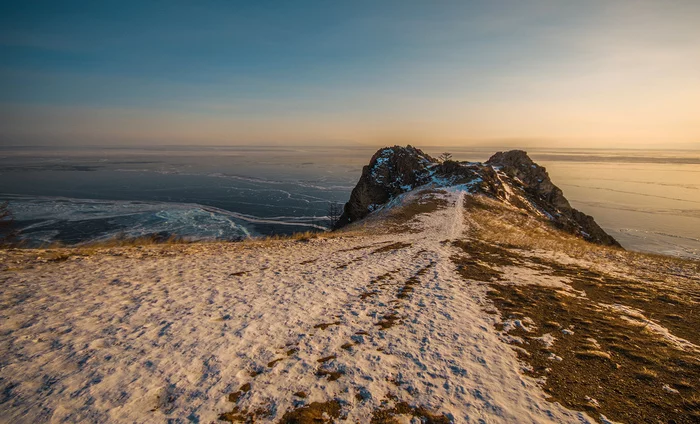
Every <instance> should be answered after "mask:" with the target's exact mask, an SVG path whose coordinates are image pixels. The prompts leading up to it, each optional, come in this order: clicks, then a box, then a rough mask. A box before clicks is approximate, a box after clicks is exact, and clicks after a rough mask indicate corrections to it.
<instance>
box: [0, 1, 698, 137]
mask: <svg viewBox="0 0 700 424" xmlns="http://www.w3.org/2000/svg"><path fill="white" fill-rule="evenodd" d="M699 111H700V1H698V0H666V1H661V0H658V1H647V0H625V1H620V0H605V1H597V0H586V1H575V0H570V1H569V0H560V1H553V0H547V1H545V0H533V1H527V0H513V1H505V0H490V1H469V0H460V1H447V0H425V1H414V0H398V1H392V0H373V1H365V0H352V1H343V0H337V1H323V0H321V1H305V0H295V1H270V0H255V1H253V0H251V1H236V0H230V1H224V0H218V1H217V0H212V1H205V0H202V1H178V0H164V1H158V0H148V1H144V0H141V1H126V0H125V1H111V0H105V1H85V2H83V1H70V0H63V1H47V2H40V1H31V0H24V1H13V2H11V1H3V2H0V144H2V145H20V146H21V145H122V144H124V145H160V144H162V145H195V146H196V145H237V144H247V145H248V144H272V145H277V144H279V145H286V144H303V145H334V144H338V145H347V144H362V145H386V144H407V143H410V144H415V145H419V146H431V145H440V146H443V145H484V146H485V145H491V144H497V145H500V146H520V147H532V146H535V147H538V146H544V147H546V146H555V147H596V148H597V147H620V148H645V147H654V148H693V149H695V148H698V149H700V112H699Z"/></svg>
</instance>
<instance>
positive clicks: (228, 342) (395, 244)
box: [0, 187, 697, 423]
mask: <svg viewBox="0 0 700 424" xmlns="http://www.w3.org/2000/svg"><path fill="white" fill-rule="evenodd" d="M471 197H472V195H470V194H468V193H467V192H466V191H464V190H463V187H453V188H446V189H441V190H437V191H435V190H431V191H430V192H414V193H413V197H411V196H404V198H403V199H402V200H401V201H402V202H403V204H402V205H403V206H397V207H395V208H393V210H387V211H385V212H384V213H385V214H386V215H385V216H384V218H383V219H377V220H375V221H372V220H368V221H367V224H366V226H365V227H364V228H359V227H358V228H355V230H354V232H352V233H347V234H343V233H340V234H339V235H337V236H334V237H322V238H311V239H308V240H307V239H302V240H289V241H273V242H252V243H239V244H235V243H231V244H191V245H174V246H152V247H132V248H111V249H107V248H105V249H95V250H92V251H85V250H68V249H57V250H54V251H0V252H1V255H2V256H1V258H2V263H3V264H4V267H3V268H4V269H3V270H2V273H1V274H0V278H1V279H2V282H1V284H2V291H1V293H0V305H1V310H2V313H1V314H2V315H1V319H0V352H2V356H1V358H0V365H1V367H0V382H1V384H2V389H3V391H2V396H1V397H0V419H1V420H2V421H4V422H14V423H18V422H26V423H34V422H153V423H160V422H183V423H185V422H200V423H209V422H216V421H217V420H219V419H224V420H229V421H232V422H239V421H240V422H252V421H255V422H323V421H325V422H334V421H338V420H343V421H344V420H347V421H348V422H360V423H364V422H370V421H372V422H410V420H411V419H413V420H414V421H413V422H457V423H468V422H488V423H499V422H502V423H516V422H517V423H521V422H556V423H563V422H571V423H582V422H583V423H585V422H596V420H603V419H605V418H604V417H605V415H604V414H601V411H597V410H596V408H590V409H588V410H587V411H574V410H570V409H567V408H565V407H564V406H562V405H561V404H560V403H558V402H556V401H553V400H554V399H550V400H547V399H548V398H549V397H550V396H551V393H546V392H545V391H544V390H543V388H542V382H543V379H541V378H540V379H537V378H535V377H534V376H531V375H527V372H526V371H527V370H528V369H530V370H532V369H531V367H530V365H528V363H527V362H526V361H523V360H522V355H523V352H525V349H523V348H522V347H517V346H516V347H515V349H514V348H513V347H512V346H511V345H509V343H508V342H512V341H513V340H515V339H517V338H518V337H517V336H512V335H509V331H510V330H509V329H510V328H516V329H517V328H520V329H523V328H525V329H528V328H527V326H528V325H532V324H528V322H530V321H528V320H527V319H526V318H524V317H522V316H520V317H519V318H517V319H514V318H513V317H510V316H502V310H500V311H499V310H498V309H496V308H495V307H494V304H495V303H496V302H497V301H494V300H493V299H490V298H489V291H490V290H492V289H491V288H490V287H493V286H492V285H491V284H490V283H489V282H490V281H491V280H492V279H491V278H482V276H480V275H481V274H479V273H478V272H476V271H479V272H481V271H484V269H490V270H492V271H493V272H496V270H500V271H498V272H501V273H503V275H505V277H503V278H504V279H505V280H507V281H508V284H515V285H525V286H529V285H532V284H535V285H545V286H550V287H555V288H556V289H557V291H558V292H562V293H565V294H566V295H567V296H574V297H575V296H581V294H580V292H577V290H575V289H574V288H572V287H571V286H569V285H568V284H566V282H567V281H569V280H568V279H567V278H566V277H563V276H559V277H557V276H551V275H550V276H547V275H545V274H546V273H544V272H543V271H542V270H540V271H537V270H533V269H532V267H528V266H524V265H517V264H516V265H513V264H511V265H510V266H505V265H504V264H503V263H502V261H492V263H488V262H485V259H484V257H482V258H480V259H477V260H476V261H472V262H469V261H467V262H464V260H463V258H461V259H460V255H464V254H465V252H466V251H465V250H464V246H461V245H459V244H458V243H468V242H469V241H470V240H474V234H475V233H474V231H476V230H477V229H478V227H479V225H480V224H479V223H478V222H477V221H475V220H474V219H472V217H473V214H472V213H470V212H469V205H470V202H471V201H472V200H473V199H471ZM420 203H424V204H427V203H431V205H432V208H431V209H432V210H431V211H430V212H427V213H421V212H420V211H418V212H416V210H415V208H414V207H415V205H416V204H420ZM465 205H466V206H467V209H466V210H465ZM419 209H420V208H419ZM397 211H403V214H399V215H396V213H397ZM378 214H379V215H381V212H378ZM397 217H400V218H401V220H397V219H398V218H397ZM397 225H399V226H402V228H401V231H396V230H397V227H396V226H397ZM537 255H539V256H538V257H542V258H544V257H546V258H549V259H548V260H552V261H555V260H558V261H559V262H557V263H568V264H578V266H588V265H586V262H585V261H584V262H582V260H581V259H575V258H572V257H571V256H567V255H565V254H563V253H561V252H558V253H552V252H550V253H546V252H540V253H538V254H537ZM533 257H534V256H533ZM523 264H524V262H523ZM589 265H590V264H589ZM465 271H466V272H467V273H465ZM676 271H678V270H676ZM469 272H473V274H469ZM611 272H612V271H611ZM686 277H687V276H686ZM695 277H697V276H695ZM689 278H691V279H692V275H691V276H690V277H689ZM583 296H585V294H584V295H583ZM630 319H632V318H630ZM504 324H505V325H504ZM501 327H503V328H501ZM662 328H663V327H662ZM530 330H531V329H528V331H530ZM570 331H571V332H573V331H574V330H570ZM566 334H567V333H566V332H560V333H559V334H558V335H556V336H555V337H552V336H551V334H550V335H549V336H547V337H544V338H543V340H545V341H546V342H547V343H552V344H556V343H557V342H556V341H555V340H556V339H562V338H566V337H568V336H567V335H566ZM659 337H662V336H659ZM673 337H675V336H673ZM676 338H677V339H681V340H683V343H685V345H681V347H679V348H678V349H689V350H688V351H689V352H697V351H693V349H696V348H697V346H695V345H693V344H692V343H691V342H689V341H687V340H684V339H682V338H680V337H676ZM521 342H522V340H521ZM533 343H534V342H533ZM543 343H544V342H543ZM601 349H602V348H601ZM525 354H527V352H525ZM518 355H521V358H520V359H519V357H518ZM553 355H554V353H553ZM562 355H564V354H563V353H558V355H554V356H555V357H557V358H559V359H561V357H560V356H562ZM608 356H609V355H608ZM555 362H556V361H555V360H552V363H555ZM662 384H666V385H667V386H668V384H672V382H669V381H665V382H661V381H660V382H658V385H659V390H661V387H662ZM690 384H695V383H690ZM664 387H665V386H664ZM668 387H669V389H670V390H674V391H676V393H677V392H678V390H676V389H673V388H672V387H671V386H668ZM667 395H668V396H678V395H677V394H674V393H672V392H668V393H667ZM594 400H595V399H594ZM603 401H604V400H602V399H598V400H597V401H596V402H603ZM689 417H690V415H689ZM314 419H318V420H320V421H314ZM397 420H398V421H397ZM677 422H682V421H677Z"/></svg>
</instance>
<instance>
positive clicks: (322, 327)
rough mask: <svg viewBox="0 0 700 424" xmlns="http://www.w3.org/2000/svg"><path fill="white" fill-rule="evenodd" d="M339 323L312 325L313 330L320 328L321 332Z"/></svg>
mask: <svg viewBox="0 0 700 424" xmlns="http://www.w3.org/2000/svg"><path fill="white" fill-rule="evenodd" d="M340 324H341V322H340V321H334V322H326V323H322V324H316V325H314V328H320V329H321V330H325V329H326V328H328V327H330V326H333V325H340Z"/></svg>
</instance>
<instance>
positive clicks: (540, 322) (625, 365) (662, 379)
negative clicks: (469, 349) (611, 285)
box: [487, 283, 700, 423]
mask: <svg viewBox="0 0 700 424" xmlns="http://www.w3.org/2000/svg"><path fill="white" fill-rule="evenodd" d="M605 288H606V286H605V285H601V286H600V287H596V290H598V293H597V294H596V298H597V299H598V300H606V299H607V298H608V297H609V296H611V295H612V294H610V293H613V294H614V293H616V291H615V290H611V291H610V292H607V291H605V290H606V289H605ZM487 295H488V298H489V299H490V300H491V301H492V302H493V304H494V305H495V306H496V307H497V308H498V309H499V311H500V312H501V315H502V317H503V318H504V319H506V320H521V322H524V323H525V325H524V327H525V328H523V326H514V328H513V329H512V330H510V331H509V332H508V334H509V335H510V336H517V337H521V338H522V339H523V341H524V343H523V344H517V343H516V345H517V346H518V347H519V348H520V349H518V353H519V357H520V358H521V359H522V360H523V361H525V362H527V363H528V364H529V365H530V366H531V367H532V370H531V371H530V374H531V375H532V376H534V377H537V378H540V377H545V378H546V380H545V382H544V390H545V391H546V392H547V393H548V394H549V395H550V396H551V400H553V401H558V402H560V403H562V404H563V405H565V406H567V407H569V408H571V409H574V410H584V411H588V412H590V413H591V414H590V415H591V416H594V417H597V416H599V414H601V413H602V414H604V415H605V416H606V417H608V418H610V419H612V420H615V421H622V422H627V423H633V422H634V423H642V422H649V423H652V422H653V423H657V422H664V423H666V422H675V423H697V422H700V396H698V393H699V392H698V390H700V385H699V383H698V382H700V358H698V355H696V354H693V353H691V352H686V351H684V350H681V349H679V348H678V347H676V346H675V345H673V344H672V343H671V342H669V341H667V340H666V339H664V338H662V337H660V336H659V335H657V334H655V333H652V332H650V331H649V330H648V329H646V328H645V327H644V326H640V325H639V324H636V323H634V322H630V321H628V320H626V319H624V318H623V314H621V313H620V312H617V311H613V310H611V309H609V308H605V307H601V306H600V305H598V304H597V303H596V302H594V301H592V300H591V299H590V298H586V297H583V296H573V295H571V294H570V293H565V292H563V291H561V289H557V288H551V287H544V286H538V285H527V286H513V285H505V284H498V283H495V284H492V285H491V289H490V290H489V292H488V293H487ZM677 312H678V313H683V314H684V315H683V316H684V317H685V316H686V315H688V314H689V313H690V311H688V310H687V309H686V310H683V311H681V310H680V309H679V310H678V311H677ZM497 329H499V330H503V329H504V327H503V325H502V324H499V325H498V326H497ZM527 330H529V331H527ZM546 334H549V335H551V336H553V337H554V338H555V339H556V340H554V341H553V342H552V344H551V346H549V347H548V346H547V343H546V342H545V340H546V337H547V336H545V339H540V340H537V338H539V337H542V336H544V335H546ZM521 349H524V350H521Z"/></svg>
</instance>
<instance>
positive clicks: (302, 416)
mask: <svg viewBox="0 0 700 424" xmlns="http://www.w3.org/2000/svg"><path fill="white" fill-rule="evenodd" d="M338 417H340V403H338V401H337V400H331V401H328V402H312V403H310V404H308V405H306V406H302V407H301V408H297V409H294V410H291V411H289V412H287V413H286V414H284V415H283V416H282V419H281V420H280V421H279V424H319V423H330V422H332V421H333V420H334V419H337V418H338Z"/></svg>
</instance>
